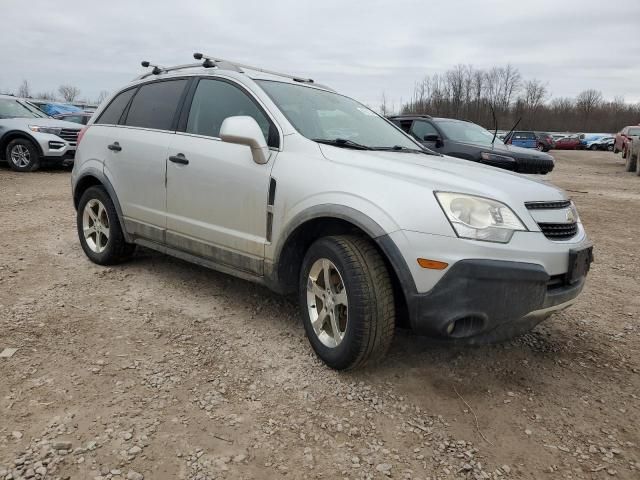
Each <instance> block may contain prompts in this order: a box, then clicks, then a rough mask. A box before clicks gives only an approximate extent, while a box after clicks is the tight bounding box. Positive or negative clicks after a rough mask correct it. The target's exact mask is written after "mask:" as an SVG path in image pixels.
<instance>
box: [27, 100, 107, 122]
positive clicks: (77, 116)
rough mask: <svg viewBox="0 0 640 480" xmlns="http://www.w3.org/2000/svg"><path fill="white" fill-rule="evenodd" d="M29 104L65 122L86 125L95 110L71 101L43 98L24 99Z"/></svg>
mask: <svg viewBox="0 0 640 480" xmlns="http://www.w3.org/2000/svg"><path fill="white" fill-rule="evenodd" d="M26 101H28V102H29V103H30V104H32V105H34V106H36V107H38V108H39V109H40V110H42V111H43V112H44V113H46V114H47V115H48V116H50V117H52V118H57V119H58V120H66V121H67V122H73V123H79V124H80V125H86V124H87V123H88V122H89V119H90V118H91V116H92V115H93V112H94V111H95V107H93V106H90V107H88V108H81V107H78V106H77V105H73V104H71V103H61V102H53V101H45V100H33V99H29V100H26Z"/></svg>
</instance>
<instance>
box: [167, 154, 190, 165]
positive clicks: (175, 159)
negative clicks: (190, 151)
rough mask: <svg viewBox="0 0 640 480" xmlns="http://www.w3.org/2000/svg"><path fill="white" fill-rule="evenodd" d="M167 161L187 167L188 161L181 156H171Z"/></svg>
mask: <svg viewBox="0 0 640 480" xmlns="http://www.w3.org/2000/svg"><path fill="white" fill-rule="evenodd" d="M169 161H170V162H173V163H179V164H180V165H189V160H187V158H186V157H185V156H184V155H183V154H182V153H179V154H177V155H171V156H170V157H169Z"/></svg>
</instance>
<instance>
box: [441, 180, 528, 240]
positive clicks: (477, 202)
mask: <svg viewBox="0 0 640 480" xmlns="http://www.w3.org/2000/svg"><path fill="white" fill-rule="evenodd" d="M435 195H436V198H437V199H438V203H439V204H440V206H441V207H442V210H443V211H444V213H445V215H446V216H447V218H448V219H449V222H451V226H452V227H453V229H454V230H455V232H456V234H457V235H458V236H459V237H460V238H469V239H472V240H484V241H487V242H498V243H508V242H509V241H510V240H511V237H513V232H516V231H527V227H525V226H524V224H523V223H522V222H521V221H520V219H519V218H518V216H517V215H516V214H515V213H514V212H513V210H511V209H510V208H509V207H507V206H506V205H505V204H504V203H500V202H497V201H495V200H491V199H489V198H483V197H476V196H474V195H466V194H464V193H451V192H435Z"/></svg>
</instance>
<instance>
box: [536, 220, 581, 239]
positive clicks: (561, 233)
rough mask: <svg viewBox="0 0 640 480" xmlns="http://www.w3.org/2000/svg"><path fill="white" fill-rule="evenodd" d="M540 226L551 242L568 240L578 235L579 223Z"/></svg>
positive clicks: (544, 224)
mask: <svg viewBox="0 0 640 480" xmlns="http://www.w3.org/2000/svg"><path fill="white" fill-rule="evenodd" d="M538 226H539V227H540V230H542V233H544V236H545V237H547V238H548V239H550V240H567V239H569V238H571V237H574V236H575V235H576V233H578V224H577V223H538Z"/></svg>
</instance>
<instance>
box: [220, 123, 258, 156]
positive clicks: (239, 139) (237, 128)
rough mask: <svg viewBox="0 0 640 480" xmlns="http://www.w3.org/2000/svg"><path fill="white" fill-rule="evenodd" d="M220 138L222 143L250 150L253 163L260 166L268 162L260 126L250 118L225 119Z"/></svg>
mask: <svg viewBox="0 0 640 480" xmlns="http://www.w3.org/2000/svg"><path fill="white" fill-rule="evenodd" d="M220 138H221V139H222V141H223V142H227V143H236V144H238V145H246V146H247V147H249V148H251V155H253V161H254V162H256V163H258V164H260V165H263V164H265V163H267V162H268V161H269V146H268V145H267V141H266V140H265V139H264V134H263V133H262V129H261V128H260V125H258V122H256V121H255V119H254V118H252V117H249V116H245V115H238V116H236V117H227V118H225V119H224V121H223V122H222V125H221V126H220Z"/></svg>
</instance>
